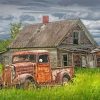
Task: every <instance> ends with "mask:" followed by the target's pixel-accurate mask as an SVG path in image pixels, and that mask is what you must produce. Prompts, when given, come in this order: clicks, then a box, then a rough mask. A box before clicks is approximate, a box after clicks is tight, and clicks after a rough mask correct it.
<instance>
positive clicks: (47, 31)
mask: <svg viewBox="0 0 100 100" xmlns="http://www.w3.org/2000/svg"><path fill="white" fill-rule="evenodd" d="M77 23H80V24H82V22H81V21H80V20H63V21H56V22H50V23H47V24H43V23H39V24H34V25H28V26H26V27H24V28H23V30H22V31H21V32H20V33H19V34H18V36H17V37H16V39H15V40H14V41H13V42H12V43H11V45H10V46H9V48H29V47H30V48H31V47H56V46H58V44H59V43H60V41H61V40H62V39H63V38H64V36H65V35H66V34H68V32H69V31H70V30H71V29H72V28H73V27H74V26H75V25H77ZM83 26H84V25H83ZM83 26H82V27H83ZM85 30H86V28H85ZM88 34H89V32H88ZM91 38H92V37H90V38H89V39H90V40H91V42H92V43H93V44H95V41H94V40H93V39H91Z"/></svg>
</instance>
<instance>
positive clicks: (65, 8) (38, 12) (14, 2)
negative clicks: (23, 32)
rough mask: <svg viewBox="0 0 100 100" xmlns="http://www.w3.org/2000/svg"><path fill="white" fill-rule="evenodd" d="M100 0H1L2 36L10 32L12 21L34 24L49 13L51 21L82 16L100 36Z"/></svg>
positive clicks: (94, 33) (91, 30) (90, 28)
mask: <svg viewBox="0 0 100 100" xmlns="http://www.w3.org/2000/svg"><path fill="white" fill-rule="evenodd" d="M99 4H100V1H99V0H95V1H93V0H91V2H90V0H0V22H1V23H0V34H4V35H2V36H1V35H0V37H3V36H4V37H6V35H5V34H7V35H8V34H9V28H10V25H9V24H10V23H13V22H20V21H21V22H22V23H23V24H33V23H40V22H42V16H43V15H48V16H49V18H50V21H51V22H52V21H57V20H62V19H76V18H80V19H81V20H82V21H83V23H84V24H85V26H86V27H87V28H88V30H89V31H90V32H91V34H92V35H93V36H94V37H95V40H96V41H99V39H100V38H99V39H98V38H97V37H100V34H99V33H100V7H99Z"/></svg>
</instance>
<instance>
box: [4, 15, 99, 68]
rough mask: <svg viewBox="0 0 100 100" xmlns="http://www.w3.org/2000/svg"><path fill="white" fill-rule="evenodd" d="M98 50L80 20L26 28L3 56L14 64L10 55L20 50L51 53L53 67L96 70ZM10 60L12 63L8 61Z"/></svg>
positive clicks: (46, 22) (47, 21)
mask: <svg viewBox="0 0 100 100" xmlns="http://www.w3.org/2000/svg"><path fill="white" fill-rule="evenodd" d="M96 46H97V44H96V42H95V41H94V39H93V37H92V36H91V35H90V33H89V31H88V30H87V28H86V27H85V26H84V24H83V23H82V22H81V20H79V19H78V20H62V21H56V22H49V18H48V16H44V17H43V22H42V23H37V24H33V25H28V26H25V27H24V28H23V29H22V31H21V32H20V33H19V34H18V36H17V37H16V39H15V40H14V41H13V42H12V43H11V44H10V46H9V47H8V49H9V50H8V51H7V52H6V53H5V54H4V56H5V57H4V58H5V62H6V63H11V55H12V53H13V52H15V51H20V50H48V51H49V53H50V54H49V55H50V61H51V62H50V63H51V67H52V68H55V67H67V66H74V67H75V66H77V67H80V66H81V67H95V66H96V65H97V61H96V55H95V53H91V51H92V50H93V49H95V48H96ZM8 59H9V60H8Z"/></svg>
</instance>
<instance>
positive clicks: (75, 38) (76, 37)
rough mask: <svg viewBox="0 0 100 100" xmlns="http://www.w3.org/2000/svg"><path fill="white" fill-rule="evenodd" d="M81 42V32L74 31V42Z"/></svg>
mask: <svg viewBox="0 0 100 100" xmlns="http://www.w3.org/2000/svg"><path fill="white" fill-rule="evenodd" d="M78 42H79V33H78V32H73V44H78Z"/></svg>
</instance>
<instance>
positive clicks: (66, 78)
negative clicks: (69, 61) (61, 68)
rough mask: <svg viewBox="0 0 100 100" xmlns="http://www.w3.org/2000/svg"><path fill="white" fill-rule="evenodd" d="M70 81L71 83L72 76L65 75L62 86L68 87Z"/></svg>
mask: <svg viewBox="0 0 100 100" xmlns="http://www.w3.org/2000/svg"><path fill="white" fill-rule="evenodd" d="M69 81H70V76H69V75H67V74H66V75H64V76H63V78H62V85H67V84H68V82H69Z"/></svg>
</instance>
